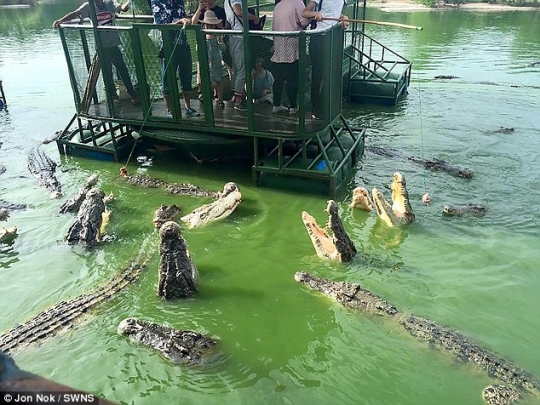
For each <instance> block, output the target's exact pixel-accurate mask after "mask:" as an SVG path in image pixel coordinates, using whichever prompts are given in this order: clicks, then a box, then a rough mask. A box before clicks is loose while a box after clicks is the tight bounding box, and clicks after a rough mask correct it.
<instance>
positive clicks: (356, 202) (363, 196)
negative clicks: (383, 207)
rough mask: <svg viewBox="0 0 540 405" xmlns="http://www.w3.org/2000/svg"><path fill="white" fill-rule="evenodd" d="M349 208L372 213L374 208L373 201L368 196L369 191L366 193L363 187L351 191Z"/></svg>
mask: <svg viewBox="0 0 540 405" xmlns="http://www.w3.org/2000/svg"><path fill="white" fill-rule="evenodd" d="M351 207H352V208H360V209H362V210H365V211H372V210H373V208H374V207H373V201H372V200H371V197H370V195H369V191H367V190H366V189H365V188H364V187H356V188H355V189H354V190H353V196H352V202H351Z"/></svg>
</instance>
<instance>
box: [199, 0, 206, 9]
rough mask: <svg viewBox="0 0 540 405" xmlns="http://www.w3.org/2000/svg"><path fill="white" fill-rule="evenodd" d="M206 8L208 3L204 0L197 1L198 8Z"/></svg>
mask: <svg viewBox="0 0 540 405" xmlns="http://www.w3.org/2000/svg"><path fill="white" fill-rule="evenodd" d="M207 8H208V3H207V2H206V0H201V1H199V10H206V9H207Z"/></svg>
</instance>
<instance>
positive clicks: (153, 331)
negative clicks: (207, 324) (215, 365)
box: [118, 318, 217, 364]
mask: <svg viewBox="0 0 540 405" xmlns="http://www.w3.org/2000/svg"><path fill="white" fill-rule="evenodd" d="M118 333H119V334H120V335H125V336H128V337H129V338H130V339H131V340H133V341H135V342H137V343H141V344H143V345H145V346H148V347H151V348H153V349H155V350H157V351H158V352H160V353H161V354H162V355H163V356H164V357H165V358H167V359H168V360H170V361H171V362H173V363H174V364H201V363H204V361H205V360H206V359H207V358H208V357H210V354H211V353H212V352H213V350H214V349H215V346H216V345H217V341H216V340H214V339H212V338H210V337H208V336H205V335H203V334H201V333H198V332H193V331H189V330H178V329H173V328H169V327H167V326H163V325H158V324H157V323H153V322H148V321H144V320H142V319H136V318H126V319H124V320H122V321H121V322H120V324H119V325H118Z"/></svg>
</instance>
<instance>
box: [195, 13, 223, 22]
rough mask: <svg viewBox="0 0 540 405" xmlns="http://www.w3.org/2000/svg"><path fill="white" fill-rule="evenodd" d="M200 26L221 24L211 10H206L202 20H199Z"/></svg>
mask: <svg viewBox="0 0 540 405" xmlns="http://www.w3.org/2000/svg"><path fill="white" fill-rule="evenodd" d="M199 22H200V23H201V24H212V25H217V24H219V23H220V22H221V19H220V18H217V17H216V13H214V12H213V11H212V10H206V11H205V13H204V20H199Z"/></svg>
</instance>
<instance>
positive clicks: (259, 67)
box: [251, 0, 301, 104]
mask: <svg viewBox="0 0 540 405" xmlns="http://www.w3.org/2000/svg"><path fill="white" fill-rule="evenodd" d="M300 1H301V0H300ZM251 78H252V80H253V82H252V83H253V86H252V90H253V100H254V101H255V102H256V103H259V104H262V103H267V104H272V103H273V100H274V94H273V92H272V86H273V85H274V76H273V75H272V73H271V72H270V71H269V70H266V69H265V68H264V59H263V58H262V57H261V56H257V58H256V59H255V68H254V69H253V71H252V72H251Z"/></svg>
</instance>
